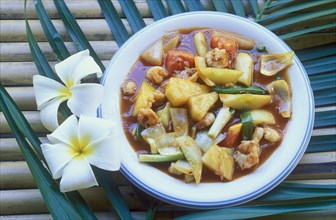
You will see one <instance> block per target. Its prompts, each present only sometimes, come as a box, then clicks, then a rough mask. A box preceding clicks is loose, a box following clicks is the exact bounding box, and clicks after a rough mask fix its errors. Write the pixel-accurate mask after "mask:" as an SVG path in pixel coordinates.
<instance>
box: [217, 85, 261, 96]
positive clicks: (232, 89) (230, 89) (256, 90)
mask: <svg viewBox="0 0 336 220" xmlns="http://www.w3.org/2000/svg"><path fill="white" fill-rule="evenodd" d="M212 89H213V90H214V91H216V92H218V93H224V94H240V93H251V94H260V95H264V94H266V91H265V90H263V89H262V88H260V87H258V86H249V87H242V86H214V87H212Z"/></svg>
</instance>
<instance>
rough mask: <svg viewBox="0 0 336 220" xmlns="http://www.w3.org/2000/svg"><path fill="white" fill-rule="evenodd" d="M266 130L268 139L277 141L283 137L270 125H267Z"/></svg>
mask: <svg viewBox="0 0 336 220" xmlns="http://www.w3.org/2000/svg"><path fill="white" fill-rule="evenodd" d="M264 130H265V131H264V133H265V139H266V140H268V141H270V142H277V141H279V140H280V138H281V137H280V135H279V133H278V132H277V131H276V130H275V129H273V128H270V127H265V128H264Z"/></svg>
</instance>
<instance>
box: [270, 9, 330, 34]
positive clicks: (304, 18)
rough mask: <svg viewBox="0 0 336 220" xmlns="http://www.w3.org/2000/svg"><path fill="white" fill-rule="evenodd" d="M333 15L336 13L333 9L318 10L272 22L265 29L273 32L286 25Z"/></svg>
mask: <svg viewBox="0 0 336 220" xmlns="http://www.w3.org/2000/svg"><path fill="white" fill-rule="evenodd" d="M335 13H336V9H335V8H329V9H325V10H319V11H314V12H310V13H304V14H302V15H297V16H292V17H290V18H287V19H283V20H281V21H277V22H274V23H272V24H270V25H266V26H265V27H266V28H267V29H269V30H272V31H273V30H277V29H279V28H282V27H285V26H288V25H292V24H298V23H300V22H303V21H307V20H311V19H313V18H318V17H321V16H325V15H331V14H335Z"/></svg>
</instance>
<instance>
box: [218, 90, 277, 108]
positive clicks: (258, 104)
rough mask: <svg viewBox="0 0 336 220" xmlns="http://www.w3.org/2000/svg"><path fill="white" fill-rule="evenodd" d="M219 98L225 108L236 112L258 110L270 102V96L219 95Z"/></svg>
mask: <svg viewBox="0 0 336 220" xmlns="http://www.w3.org/2000/svg"><path fill="white" fill-rule="evenodd" d="M219 97H220V100H221V101H222V102H223V104H224V105H225V106H227V107H230V108H233V109H238V110H243V109H259V108H262V107H263V106H265V105H267V104H269V103H270V102H271V96H270V95H254V94H219Z"/></svg>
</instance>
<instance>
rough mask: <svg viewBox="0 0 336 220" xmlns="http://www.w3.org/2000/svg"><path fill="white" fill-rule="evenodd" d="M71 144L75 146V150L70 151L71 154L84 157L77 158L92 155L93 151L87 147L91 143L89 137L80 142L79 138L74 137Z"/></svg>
mask: <svg viewBox="0 0 336 220" xmlns="http://www.w3.org/2000/svg"><path fill="white" fill-rule="evenodd" d="M70 143H71V145H72V146H73V148H71V149H70V154H71V155H74V156H83V157H77V158H84V157H85V156H88V155H90V154H91V153H92V149H91V148H88V147H87V146H88V144H89V143H90V138H89V137H88V136H84V137H82V138H81V139H80V140H78V138H77V137H72V138H71V140H70Z"/></svg>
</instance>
